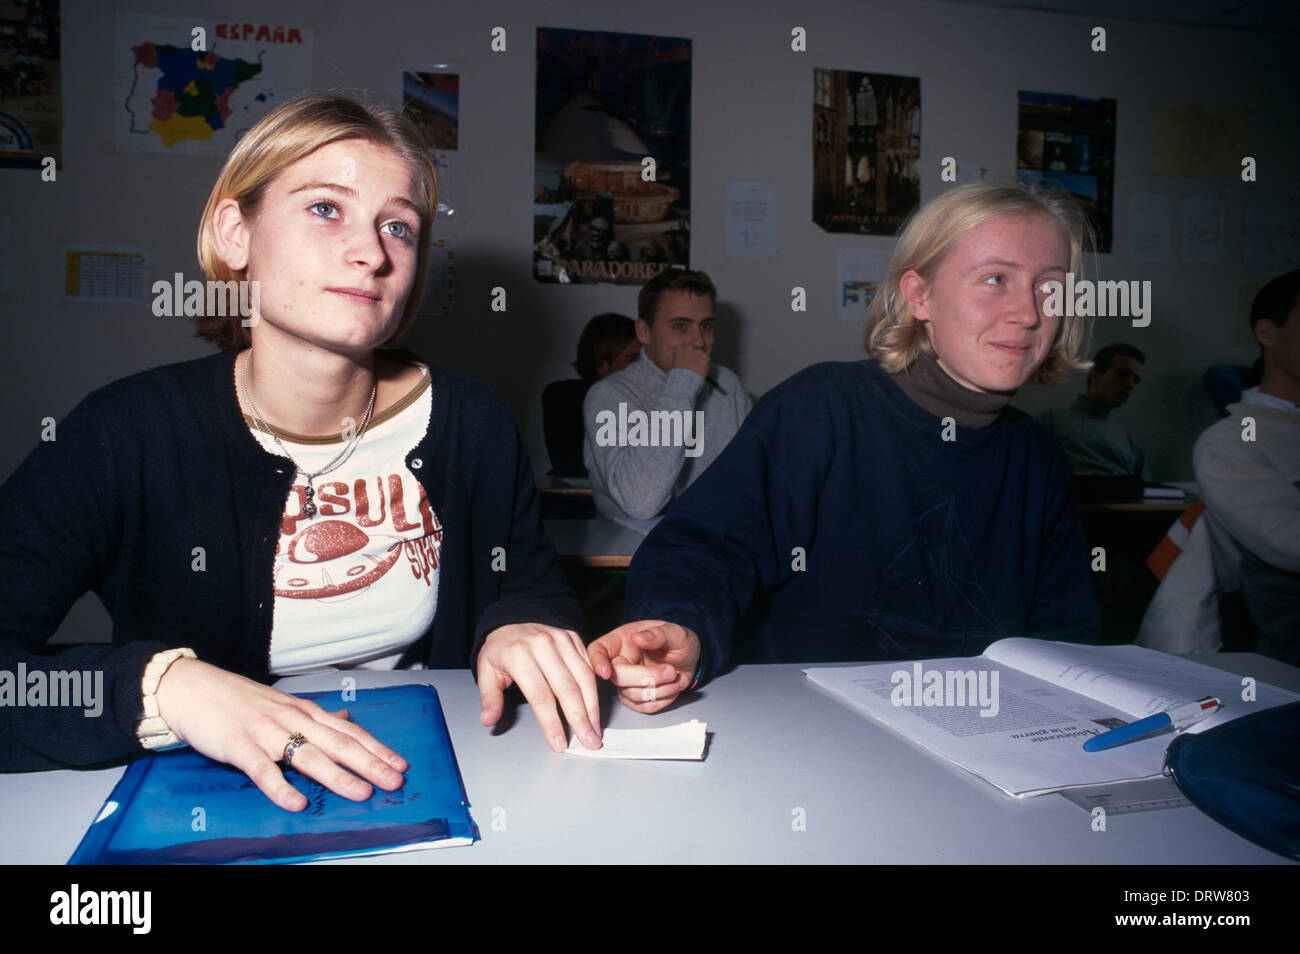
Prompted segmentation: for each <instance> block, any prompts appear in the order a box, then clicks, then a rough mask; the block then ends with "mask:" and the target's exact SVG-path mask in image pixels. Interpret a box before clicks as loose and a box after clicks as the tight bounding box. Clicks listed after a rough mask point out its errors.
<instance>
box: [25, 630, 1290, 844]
mask: <svg viewBox="0 0 1300 954" xmlns="http://www.w3.org/2000/svg"><path fill="white" fill-rule="evenodd" d="M1197 658H1198V660H1199V661H1202V662H1206V663H1209V664H1211V665H1214V666H1217V667H1218V668H1221V669H1225V670H1228V671H1230V672H1236V673H1240V674H1243V675H1251V676H1254V677H1256V678H1258V679H1262V680H1264V681H1266V682H1272V683H1275V684H1277V685H1280V686H1283V687H1284V688H1288V689H1293V690H1295V689H1300V670H1297V669H1294V668H1292V667H1290V666H1286V665H1283V664H1282V663H1278V662H1274V661H1272V660H1267V659H1263V658H1262V657H1259V656H1255V655H1253V654H1229V655H1225V654H1216V655H1211V656H1204V657H1197ZM801 668H802V667H800V666H796V665H780V666H744V667H741V668H739V669H736V670H734V671H732V672H730V673H728V674H726V675H724V676H722V677H721V678H719V679H717V680H715V681H714V682H713V683H710V684H709V685H707V686H705V687H704V688H703V689H702V690H701V691H699V692H697V693H693V694H690V695H689V696H688V698H689V700H690V701H689V702H687V703H685V704H679V705H678V706H677V707H675V708H673V709H672V710H670V711H669V712H666V713H660V714H658V715H654V716H647V715H641V714H640V713H637V712H633V711H632V710H631V709H628V708H627V707H626V706H624V705H622V704H621V703H618V702H613V701H611V700H610V699H609V698H608V696H606V697H605V699H604V704H605V712H606V713H607V716H606V720H605V721H606V724H607V725H608V726H611V727H613V728H638V727H650V726H661V725H670V724H674V723H677V722H683V721H686V720H689V719H701V720H703V721H706V722H708V725H709V733H710V740H709V746H708V749H707V752H706V755H707V758H706V759H705V761H703V762H631V761H603V760H594V759H583V758H580V757H576V756H562V755H555V754H554V753H552V752H551V751H550V749H548V748H547V746H546V743H545V742H544V741H543V739H542V737H541V733H540V732H539V731H538V729H537V723H536V720H535V719H534V718H533V716H532V713H531V712H530V711H528V708H527V706H525V705H520V706H519V707H517V708H515V709H514V710H513V724H512V725H510V726H509V728H508V729H507V730H506V731H504V732H503V733H501V734H500V735H499V736H494V735H493V733H492V730H490V729H485V728H483V727H482V726H480V725H479V724H478V717H479V696H478V689H477V688H476V686H475V684H474V680H473V678H472V677H471V676H470V674H469V673H468V672H467V671H460V670H455V671H452V670H417V671H408V672H384V673H381V672H366V671H362V670H351V671H349V672H348V673H347V674H348V675H349V676H353V677H355V678H356V680H357V684H358V686H359V687H362V688H364V687H369V686H381V685H394V684H399V683H405V682H424V683H430V684H432V685H434V686H436V687H437V689H438V692H439V694H440V696H441V697H442V708H443V711H444V712H445V714H446V717H447V726H448V729H449V730H450V732H451V739H452V743H453V745H454V746H455V750H456V757H457V759H458V760H459V762H460V769H461V774H462V776H463V778H464V780H465V789H466V791H467V793H468V796H469V799H470V801H471V803H472V808H471V811H472V814H473V816H474V820H475V821H476V822H477V823H478V826H479V829H480V830H481V833H482V838H483V840H482V841H481V842H480V843H478V844H476V845H473V846H472V847H468V848H445V849H441V850H430V851H419V852H412V853H410V854H398V855H384V856H380V857H378V858H373V859H369V858H368V859H359V861H361V862H362V863H377V862H385V863H391V864H486V863H494V862H496V863H520V862H523V863H529V862H539V863H542V862H545V863H553V862H575V863H588V862H607V863H608V862H613V863H620V864H688V863H693V862H730V863H736V862H740V863H745V862H765V863H799V862H813V863H868V862H885V863H888V862H893V863H941V864H948V863H957V864H973V863H992V864H998V863H1013V864H1021V863H1045V864H1058V863H1066V864H1198V865H1200V864H1282V863H1285V861H1286V859H1284V858H1282V857H1281V856H1279V855H1275V854H1273V853H1271V852H1268V851H1265V850H1264V849H1263V848H1260V847H1258V846H1256V845H1254V844H1253V843H1251V842H1249V841H1247V840H1245V839H1244V838H1241V837H1240V836H1238V835H1234V834H1233V833H1232V832H1230V831H1228V830H1227V829H1226V828H1223V827H1222V826H1221V825H1219V824H1217V823H1216V822H1214V821H1212V820H1211V819H1210V818H1209V817H1207V816H1206V815H1204V814H1202V813H1201V812H1200V811H1199V810H1198V809H1196V808H1192V807H1184V808H1174V809H1167V810H1164V811H1156V812H1140V813H1134V814H1113V815H1111V816H1110V817H1108V819H1107V826H1106V830H1105V831H1094V830H1093V828H1092V817H1091V815H1090V814H1089V813H1088V812H1086V811H1084V810H1082V809H1080V808H1078V807H1077V806H1075V805H1073V804H1071V803H1070V802H1068V801H1066V800H1065V799H1064V798H1063V797H1061V796H1060V795H1043V796H1040V797H1038V798H1030V799H1014V798H1011V797H1009V796H1007V795H1004V794H1002V793H1001V792H1000V791H998V790H997V789H996V788H994V787H993V786H992V785H990V784H989V783H987V782H985V781H983V780H981V779H979V778H977V777H976V776H974V775H972V774H970V773H968V772H966V771H964V770H962V769H959V768H957V767H956V766H954V765H952V764H951V763H949V762H947V761H945V760H943V759H941V758H940V757H939V756H937V755H934V754H933V753H931V752H929V751H927V750H925V749H923V748H921V747H920V746H918V745H916V744H914V743H912V742H909V741H908V740H907V739H906V738H904V737H903V736H902V735H900V734H899V733H897V732H894V731H892V730H891V729H888V728H886V727H885V726H883V725H880V724H879V723H876V722H874V721H872V720H871V719H869V718H866V717H864V716H861V715H859V714H857V713H856V712H854V711H852V710H850V709H849V708H848V707H847V706H845V705H842V704H841V703H839V702H836V701H835V700H834V699H832V698H831V697H830V696H828V695H825V694H823V693H822V692H821V691H820V690H818V689H817V688H815V687H814V686H812V685H811V684H810V683H809V682H808V680H807V678H806V677H805V676H804V675H803V674H802V673H801V672H800V670H801ZM339 676H340V674H339V673H326V674H318V675H314V676H299V677H295V678H292V679H285V680H281V682H280V683H278V687H279V688H282V689H286V690H290V691H309V690H314V689H334V688H337V687H338V685H339ZM506 718H507V719H510V718H511V714H510V709H509V707H507V717H506ZM121 773H122V769H120V768H118V769H107V770H99V771H86V772H79V771H59V772H38V773H29V774H18V775H7V776H5V777H4V778H3V781H0V806H2V809H3V810H0V862H3V863H51V864H61V863H63V862H65V861H67V859H68V857H69V856H70V855H71V854H72V851H73V849H74V848H75V847H76V845H77V843H78V841H79V840H80V839H81V836H82V834H83V833H84V832H85V830H86V828H87V826H89V824H90V822H91V819H93V818H94V817H95V814H96V813H97V812H98V811H99V809H100V806H101V805H102V804H103V801H104V799H105V798H106V797H107V796H108V794H109V792H110V791H111V790H112V788H113V785H114V783H116V781H117V780H118V778H119V777H120V775H121ZM798 818H802V820H803V828H804V830H797V828H798V827H799V826H796V825H794V824H792V823H793V822H794V821H795V820H796V819H798ZM494 823H495V824H494Z"/></svg>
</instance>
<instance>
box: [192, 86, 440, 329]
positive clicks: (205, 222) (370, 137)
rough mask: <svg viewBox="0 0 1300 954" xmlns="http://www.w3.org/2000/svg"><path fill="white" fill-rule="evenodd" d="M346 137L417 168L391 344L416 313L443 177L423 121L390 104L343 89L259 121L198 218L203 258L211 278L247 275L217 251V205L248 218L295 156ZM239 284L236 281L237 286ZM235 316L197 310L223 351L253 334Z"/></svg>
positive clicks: (313, 96)
mask: <svg viewBox="0 0 1300 954" xmlns="http://www.w3.org/2000/svg"><path fill="white" fill-rule="evenodd" d="M347 139H361V140H365V141H368V142H372V143H374V144H375V145H378V146H385V147H387V148H389V149H391V150H393V152H395V153H396V154H397V155H398V156H399V157H400V158H401V159H402V160H403V161H405V162H406V164H407V166H408V167H409V168H410V170H411V181H412V188H413V193H414V194H413V195H412V196H411V200H412V201H413V202H414V203H415V204H416V206H417V207H418V214H419V217H420V234H419V238H418V243H419V252H418V257H417V259H416V267H415V283H414V284H413V285H412V286H411V293H410V295H409V296H408V297H407V300H406V310H405V311H404V312H403V313H402V319H401V322H400V324H399V325H398V327H397V331H396V333H395V334H394V335H393V337H392V338H391V339H389V341H388V342H386V344H390V345H391V344H393V343H395V342H396V341H397V340H398V339H399V338H400V337H401V336H402V335H403V333H405V331H406V329H407V328H409V327H410V326H411V323H412V322H413V321H414V320H415V314H416V311H417V310H418V309H419V306H420V298H421V297H422V295H423V294H424V281H425V277H426V275H427V274H428V271H429V227H430V225H432V224H433V218H434V215H435V214H436V213H437V210H438V177H437V172H436V170H435V168H434V165H433V160H432V159H430V157H429V150H430V148H431V146H430V144H429V142H428V139H427V137H426V136H425V135H424V132H423V131H422V130H421V129H420V127H419V126H418V125H417V124H416V123H414V122H413V121H411V120H410V119H408V118H407V117H405V116H401V115H399V114H397V113H396V112H395V111H394V110H392V109H391V108H389V107H387V106H366V105H362V104H360V103H357V102H354V101H353V100H351V99H348V98H346V97H343V96H335V95H330V94H323V93H313V94H309V95H306V96H301V97H299V98H297V99H293V100H290V101H289V102H287V103H285V104H284V105H282V106H279V107H277V108H276V109H274V110H272V111H271V112H269V113H267V114H266V115H265V116H263V117H262V118H261V119H260V120H258V121H257V122H256V123H255V124H254V125H253V127H252V128H251V129H249V130H248V132H246V133H244V135H243V137H242V138H241V139H240V140H239V142H238V143H236V145H235V148H234V149H232V150H231V152H230V156H229V158H227V159H226V164H225V166H223V167H222V169H221V174H220V175H219V176H217V181H216V183H215V184H214V185H213V186H212V192H211V194H209V196H208V204H207V205H206V206H205V207H204V209H203V218H202V219H201V220H200V222H199V241H198V252H199V265H200V267H202V269H203V271H204V272H205V273H206V274H207V276H208V280H209V281H220V282H228V281H232V280H234V281H243V280H244V279H245V278H246V277H247V269H240V270H239V271H233V270H232V269H230V268H228V267H227V266H226V263H225V261H223V260H222V258H221V256H220V255H219V254H217V246H216V242H215V240H214V235H213V227H212V216H213V212H214V211H215V210H216V207H217V204H218V203H220V202H221V201H222V200H223V199H228V198H233V199H234V200H235V201H237V202H238V203H239V212H240V214H241V215H242V216H243V217H244V218H245V219H246V220H248V221H253V220H255V219H256V218H257V214H258V211H259V208H260V205H261V202H262V199H263V197H264V195H265V190H266V187H267V185H268V184H269V183H270V182H271V181H272V180H273V179H274V178H275V177H276V176H277V175H279V174H280V173H281V172H283V171H284V170H285V169H287V168H288V167H289V166H291V165H292V164H293V163H295V162H297V161H298V160H299V159H302V158H303V157H304V156H307V155H309V154H311V153H313V152H315V151H316V150H317V149H320V148H321V147H322V146H328V145H329V144H330V143H334V142H339V141H341V140H347ZM232 287H233V286H232ZM234 311H235V313H234V314H231V315H196V316H195V317H194V323H195V325H197V326H198V330H197V332H196V334H197V335H198V336H199V337H200V338H204V339H206V340H208V341H211V342H213V343H214V344H216V345H217V346H218V347H219V348H220V349H221V350H222V351H240V350H242V349H244V348H247V347H248V346H249V345H250V344H251V342H252V339H251V337H250V336H249V332H248V329H247V328H245V327H243V321H242V318H241V316H240V315H239V314H238V309H234Z"/></svg>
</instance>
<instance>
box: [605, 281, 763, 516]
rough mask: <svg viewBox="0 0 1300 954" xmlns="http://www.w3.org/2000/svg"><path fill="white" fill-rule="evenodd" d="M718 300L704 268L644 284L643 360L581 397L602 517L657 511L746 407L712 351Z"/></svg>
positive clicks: (715, 449) (640, 307)
mask: <svg viewBox="0 0 1300 954" xmlns="http://www.w3.org/2000/svg"><path fill="white" fill-rule="evenodd" d="M717 300H718V293H717V291H716V290H715V289H714V287H713V282H711V281H710V280H709V276H708V275H705V274H704V273H703V272H692V271H679V270H674V269H669V270H667V271H663V272H660V273H659V274H658V275H656V276H655V277H654V278H652V279H651V280H650V281H648V282H646V284H645V285H644V286H642V288H641V294H640V295H639V296H638V299H637V314H638V316H639V317H638V318H637V321H636V335H637V338H638V340H640V342H641V344H642V345H644V352H643V354H642V356H641V359H640V360H639V361H636V362H635V363H633V364H632V365H631V366H630V367H628V368H626V369H625V370H623V371H619V372H617V373H615V374H611V375H610V376H609V377H608V378H605V379H604V380H603V381H600V382H598V383H597V384H596V385H595V386H593V387H592V389H591V390H590V391H588V392H587V399H586V401H585V402H584V403H583V409H582V413H583V421H584V423H585V425H586V432H587V433H586V441H585V444H584V447H583V459H584V461H585V462H586V464H587V471H588V472H589V473H590V475H591V490H592V496H593V497H594V498H595V502H596V513H598V514H599V515H600V516H602V517H634V518H637V519H645V518H648V517H654V516H657V515H658V514H660V513H663V511H664V510H665V509H666V508H667V507H668V505H669V504H670V503H671V502H672V501H673V499H674V498H675V497H676V496H677V495H678V494H680V493H681V492H682V491H683V490H684V489H685V488H686V487H688V486H690V484H691V483H693V482H694V481H695V480H696V479H697V478H698V477H699V476H700V474H702V473H704V471H705V469H706V468H708V466H709V464H711V463H712V462H713V460H714V459H715V458H716V457H717V456H718V454H719V453H721V452H722V449H723V448H724V447H725V446H726V445H727V442H728V441H730V440H731V438H732V436H733V435H734V434H735V433H736V430H737V428H739V427H740V422H741V421H742V420H744V418H745V415H746V414H748V413H749V409H750V406H751V405H750V400H749V395H747V394H746V393H745V390H744V388H742V387H741V386H740V379H739V378H737V377H736V376H735V375H734V374H733V373H732V372H731V371H729V370H727V369H726V368H724V367H722V366H721V365H715V364H713V363H712V360H711V357H710V355H711V352H712V351H713V308H714V305H715V304H716V303H717ZM638 418H639V419H640V421H641V422H642V423H641V424H640V426H639V427H638Z"/></svg>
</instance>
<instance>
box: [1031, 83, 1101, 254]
mask: <svg viewBox="0 0 1300 954" xmlns="http://www.w3.org/2000/svg"><path fill="white" fill-rule="evenodd" d="M1018 114H1019V122H1018V129H1017V131H1016V179H1017V180H1018V181H1019V182H1020V183H1022V184H1024V185H1036V186H1039V187H1041V188H1046V189H1064V190H1066V191H1067V192H1069V193H1070V194H1071V195H1073V196H1074V198H1075V201H1077V202H1078V203H1079V205H1080V206H1082V207H1083V210H1084V212H1086V213H1087V214H1088V216H1089V218H1091V219H1092V223H1093V227H1094V228H1095V229H1096V231H1097V249H1096V250H1097V251H1098V252H1109V251H1110V245H1111V241H1112V239H1113V238H1114V213H1113V205H1114V198H1115V100H1113V99H1085V98H1084V97H1082V96H1068V95H1063V94H1058V93H1031V92H1027V91H1025V90H1021V91H1020V101H1019V109H1018Z"/></svg>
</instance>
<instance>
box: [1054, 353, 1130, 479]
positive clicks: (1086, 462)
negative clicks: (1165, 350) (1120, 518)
mask: <svg viewBox="0 0 1300 954" xmlns="http://www.w3.org/2000/svg"><path fill="white" fill-rule="evenodd" d="M1146 360H1147V356H1146V355H1145V354H1143V353H1142V352H1141V351H1139V350H1138V349H1137V348H1135V347H1133V345H1131V344H1124V343H1123V342H1117V343H1115V344H1108V345H1106V346H1105V347H1103V348H1101V349H1100V350H1099V351H1098V352H1097V353H1096V355H1094V356H1093V359H1092V367H1091V368H1089V369H1088V379H1087V382H1088V383H1087V390H1085V391H1084V393H1083V394H1080V395H1079V396H1078V398H1076V399H1075V402H1074V403H1073V404H1071V405H1070V406H1069V407H1068V408H1063V409H1060V410H1055V411H1044V412H1043V413H1042V414H1040V415H1039V417H1038V419H1039V421H1040V422H1042V423H1043V424H1045V425H1046V426H1047V427H1049V428H1051V429H1052V431H1053V432H1054V433H1055V434H1056V436H1057V439H1059V440H1060V442H1061V446H1062V447H1064V448H1065V456H1066V457H1067V458H1068V459H1069V461H1070V466H1071V467H1072V468H1074V474H1075V476H1076V477H1093V476H1104V477H1141V478H1143V479H1144V480H1150V479H1151V473H1150V470H1149V469H1148V468H1147V464H1146V457H1145V455H1144V454H1143V452H1142V445H1141V444H1140V443H1138V439H1137V438H1136V437H1134V436H1133V435H1132V434H1131V433H1129V430H1128V428H1126V427H1125V426H1124V425H1123V424H1120V423H1119V422H1118V421H1116V420H1115V419H1114V418H1113V417H1111V412H1112V411H1114V410H1115V409H1116V408H1118V407H1122V406H1123V405H1124V404H1125V402H1127V401H1128V399H1129V398H1130V397H1132V396H1133V391H1134V390H1135V389H1136V388H1137V386H1138V382H1140V381H1141V380H1142V367H1143V365H1144V364H1145V363H1146Z"/></svg>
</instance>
